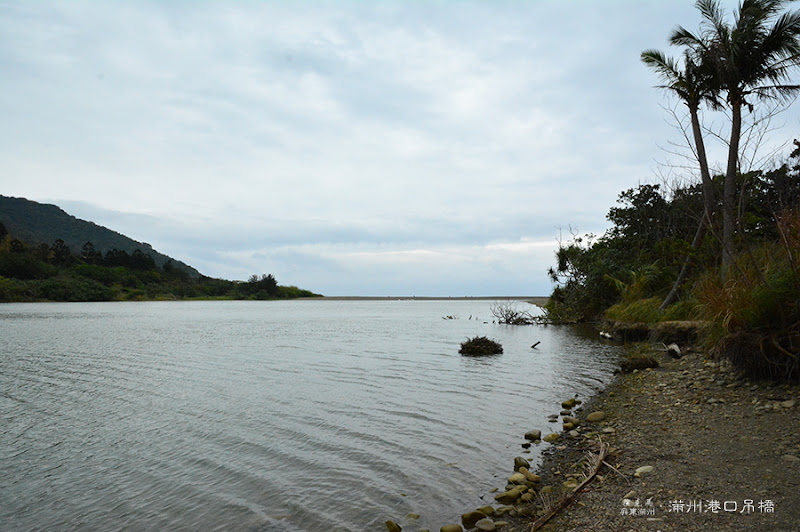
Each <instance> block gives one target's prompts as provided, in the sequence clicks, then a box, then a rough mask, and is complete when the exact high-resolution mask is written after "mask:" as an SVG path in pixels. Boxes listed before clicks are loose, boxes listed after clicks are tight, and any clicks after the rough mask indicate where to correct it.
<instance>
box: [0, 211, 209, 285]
mask: <svg viewBox="0 0 800 532" xmlns="http://www.w3.org/2000/svg"><path fill="white" fill-rule="evenodd" d="M0 222H2V223H3V225H5V227H6V230H7V231H8V232H9V233H11V234H13V235H14V236H15V237H16V238H18V239H20V240H22V241H24V242H28V243H29V244H33V245H38V244H52V243H53V242H55V241H56V240H63V241H64V244H66V245H67V247H69V248H70V250H71V251H72V253H74V254H76V255H77V254H79V253H80V252H81V249H82V248H83V245H84V244H85V243H86V242H91V243H92V244H93V246H94V249H95V250H96V251H98V252H100V253H103V254H105V253H106V252H108V251H110V250H112V249H116V250H119V251H125V252H127V253H129V254H131V253H133V252H134V251H135V250H137V249H138V250H141V251H142V252H144V253H145V254H148V255H150V256H151V257H152V258H153V260H154V261H155V263H156V265H158V266H159V267H163V266H164V264H165V263H166V262H167V261H170V260H171V261H172V264H173V265H174V267H175V268H178V269H182V270H184V271H186V272H187V273H188V274H189V275H190V276H192V277H199V276H200V272H198V271H197V270H195V269H194V268H192V267H191V266H189V265H188V264H185V263H183V262H181V261H179V260H175V259H172V258H170V257H168V256H167V255H164V254H162V253H159V252H158V251H156V250H154V249H153V248H152V247H151V246H150V244H147V243H144V242H137V241H136V240H133V239H131V238H128V237H127V236H125V235H121V234H120V233H117V232H116V231H112V230H111V229H107V228H105V227H103V226H100V225H97V224H95V223H93V222H88V221H86V220H81V219H80V218H76V217H74V216H72V215H70V214H67V213H66V212H64V211H63V210H62V209H61V208H59V207H57V206H56V205H49V204H45V203H37V202H35V201H31V200H28V199H25V198H12V197H8V196H0Z"/></svg>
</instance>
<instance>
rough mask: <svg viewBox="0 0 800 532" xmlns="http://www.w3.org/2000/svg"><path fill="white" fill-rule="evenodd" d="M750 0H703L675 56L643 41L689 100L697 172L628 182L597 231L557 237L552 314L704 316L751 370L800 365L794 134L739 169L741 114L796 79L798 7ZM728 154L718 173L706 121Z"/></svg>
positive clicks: (778, 99)
mask: <svg viewBox="0 0 800 532" xmlns="http://www.w3.org/2000/svg"><path fill="white" fill-rule="evenodd" d="M786 4H788V2H785V1H778V0H743V1H742V2H741V3H740V4H739V6H738V8H737V9H736V10H735V11H734V12H733V13H732V17H730V16H729V14H728V13H726V12H725V11H724V10H723V9H722V8H721V6H720V3H719V2H718V1H714V0H699V1H698V2H696V7H697V8H698V10H699V11H700V14H701V16H702V22H701V24H700V28H699V30H698V31H690V30H687V29H686V28H684V27H682V26H678V27H677V28H676V29H675V30H674V31H673V32H672V33H671V34H670V35H669V39H668V40H669V43H670V44H671V45H673V46H677V47H678V48H679V49H680V54H679V56H678V57H677V58H673V57H670V56H669V55H667V54H665V53H664V52H661V51H659V50H656V49H651V50H645V51H644V52H642V54H641V59H642V61H643V63H644V64H645V65H646V66H647V67H649V68H651V69H652V70H653V71H654V72H655V73H656V74H657V75H658V77H659V78H660V80H661V85H659V86H658V87H659V88H661V89H664V90H667V91H668V92H669V93H670V94H672V95H674V96H675V97H676V98H677V99H678V101H680V102H681V103H682V104H683V105H684V106H685V109H686V113H687V115H688V124H689V125H688V127H687V130H685V131H683V133H684V134H685V138H686V139H687V142H688V148H690V152H691V154H692V157H693V158H694V162H695V164H694V166H695V167H696V169H697V170H696V171H697V174H695V176H694V179H693V180H692V181H691V182H690V183H689V184H685V185H678V184H673V186H666V185H665V184H663V183H662V184H645V185H640V186H638V187H636V188H632V189H629V190H626V191H624V192H622V193H621V194H620V195H619V199H618V202H617V203H618V205H617V206H615V207H613V208H611V209H610V210H609V213H608V216H607V218H608V220H609V222H611V228H610V229H609V230H608V231H606V232H605V233H604V234H603V235H601V236H599V237H596V236H594V235H580V234H579V233H578V232H577V231H572V232H571V234H570V235H569V236H568V237H567V238H566V240H562V242H561V243H560V245H559V248H558V250H557V253H556V264H555V265H554V266H553V267H552V268H551V269H550V270H549V274H550V277H551V279H552V280H553V282H554V283H555V288H554V290H553V294H552V297H551V300H550V304H549V306H548V316H549V318H550V319H551V320H552V321H569V322H577V321H586V320H594V319H598V318H606V319H614V320H619V321H629V322H656V321H665V320H676V319H681V320H685V319H697V320H703V321H704V322H705V323H706V324H707V328H706V335H705V340H704V341H705V342H706V346H707V347H708V349H709V350H710V352H711V353H713V354H716V355H718V356H723V357H727V358H729V359H730V360H731V361H733V362H734V363H735V364H737V365H738V366H739V367H741V368H742V369H744V370H745V371H746V372H748V373H750V374H751V375H754V376H766V377H776V378H800V362H799V360H800V303H799V302H800V211H799V210H798V209H799V208H800V143H799V142H798V141H797V140H795V141H794V149H793V150H792V151H791V153H789V154H787V155H785V156H784V157H785V159H784V160H782V161H780V163H779V164H774V165H772V166H770V167H762V168H743V165H742V150H743V143H742V131H743V118H744V117H749V119H751V120H753V119H755V117H757V116H759V112H760V111H763V109H764V107H763V106H765V105H766V106H767V108H768V109H769V110H768V111H767V112H766V113H765V114H770V113H771V112H772V110H774V109H776V108H782V107H785V106H787V105H788V104H789V103H791V102H792V101H793V99H794V98H795V97H796V95H797V94H798V91H800V85H797V84H795V83H793V81H792V75H793V74H794V73H795V71H796V68H797V67H798V66H800V11H786V10H785V7H786ZM709 117H711V118H712V119H716V120H719V118H720V117H724V118H725V119H726V120H727V126H728V129H727V134H719V133H717V134H715V135H714V136H715V138H719V139H721V140H722V141H723V142H724V144H725V146H726V148H727V149H726V159H725V161H723V162H722V164H720V165H719V167H720V168H721V169H722V171H720V172H717V173H714V172H712V170H711V169H712V168H713V167H714V166H715V165H712V164H711V163H710V161H709V160H708V156H707V150H706V139H707V137H708V135H709V132H710V131H711V129H710V127H709V126H708V124H707V123H704V120H706V121H707V120H709Z"/></svg>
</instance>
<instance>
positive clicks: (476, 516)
mask: <svg viewBox="0 0 800 532" xmlns="http://www.w3.org/2000/svg"><path fill="white" fill-rule="evenodd" d="M481 519H486V514H485V513H483V512H481V511H479V510H475V511H474V512H467V513H465V514H462V515H461V523H462V524H463V525H464V526H465V527H467V528H468V529H470V528H473V527H474V526H475V523H477V522H478V521H480V520H481Z"/></svg>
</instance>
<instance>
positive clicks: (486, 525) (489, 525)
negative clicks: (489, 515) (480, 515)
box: [475, 519, 497, 532]
mask: <svg viewBox="0 0 800 532" xmlns="http://www.w3.org/2000/svg"><path fill="white" fill-rule="evenodd" d="M475 528H477V529H478V530H486V531H489V532H491V531H492V530H497V527H496V526H495V525H494V522H493V521H492V520H491V519H481V520H480V521H478V522H477V523H475Z"/></svg>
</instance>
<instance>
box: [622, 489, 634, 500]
mask: <svg viewBox="0 0 800 532" xmlns="http://www.w3.org/2000/svg"><path fill="white" fill-rule="evenodd" d="M635 498H636V492H635V491H633V490H631V491H629V492H628V493H626V494H625V496H624V497H623V499H635Z"/></svg>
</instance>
